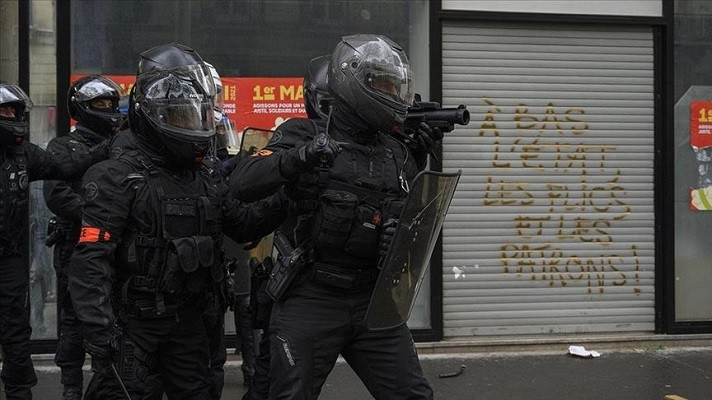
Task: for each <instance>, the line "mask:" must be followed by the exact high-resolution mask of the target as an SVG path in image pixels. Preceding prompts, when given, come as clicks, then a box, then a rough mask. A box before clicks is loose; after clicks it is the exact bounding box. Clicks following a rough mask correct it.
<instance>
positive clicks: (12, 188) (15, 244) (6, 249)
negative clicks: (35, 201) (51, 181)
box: [0, 146, 29, 257]
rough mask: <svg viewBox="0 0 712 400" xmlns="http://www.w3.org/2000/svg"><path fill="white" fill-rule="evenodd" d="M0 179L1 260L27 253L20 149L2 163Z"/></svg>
mask: <svg viewBox="0 0 712 400" xmlns="http://www.w3.org/2000/svg"><path fill="white" fill-rule="evenodd" d="M1 175H2V176H0V235H2V241H1V242H0V243H1V245H0V257H7V256H19V255H22V253H23V251H26V250H27V249H26V248H25V240H27V219H28V208H29V200H28V197H29V193H28V187H29V176H28V175H27V157H26V156H25V152H24V149H23V147H22V146H11V147H10V148H9V149H8V150H7V151H6V153H5V155H4V157H3V161H2V174H1Z"/></svg>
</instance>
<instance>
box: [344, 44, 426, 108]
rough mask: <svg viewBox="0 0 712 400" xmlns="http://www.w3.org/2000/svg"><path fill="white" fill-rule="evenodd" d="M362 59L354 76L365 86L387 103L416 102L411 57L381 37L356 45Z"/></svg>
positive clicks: (404, 103) (409, 104) (403, 103)
mask: <svg viewBox="0 0 712 400" xmlns="http://www.w3.org/2000/svg"><path fill="white" fill-rule="evenodd" d="M355 50H356V52H358V53H360V56H359V57H358V58H359V59H360V60H361V61H360V62H359V63H358V65H357V66H356V69H355V70H354V77H355V78H356V79H357V80H358V81H359V82H361V85H363V86H364V88H365V89H366V90H367V91H368V92H370V93H372V94H373V95H375V96H376V97H377V98H380V99H382V100H384V101H386V102H395V103H397V104H400V105H405V106H408V107H409V106H411V105H412V104H413V96H414V92H413V76H412V72H411V69H410V65H409V64H408V58H407V57H406V55H405V53H404V52H403V51H400V50H397V49H394V48H393V47H392V46H391V45H390V44H389V43H388V42H386V41H385V40H383V39H381V38H377V39H376V40H372V41H369V42H366V43H363V44H361V45H359V46H356V47H355Z"/></svg>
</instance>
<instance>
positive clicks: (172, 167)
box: [68, 68, 283, 399]
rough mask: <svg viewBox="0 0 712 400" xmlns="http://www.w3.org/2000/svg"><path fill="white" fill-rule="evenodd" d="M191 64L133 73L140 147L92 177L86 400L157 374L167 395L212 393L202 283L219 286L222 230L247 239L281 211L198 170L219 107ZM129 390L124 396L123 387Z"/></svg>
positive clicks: (85, 244)
mask: <svg viewBox="0 0 712 400" xmlns="http://www.w3.org/2000/svg"><path fill="white" fill-rule="evenodd" d="M195 74H196V71H195V70H191V69H180V68H178V69H171V70H169V71H163V70H153V71H148V72H144V73H143V74H140V75H139V76H138V77H137V81H136V84H135V85H134V87H133V88H132V92H131V97H130V104H129V119H130V122H129V126H130V129H131V133H132V134H133V135H134V137H135V138H136V141H135V142H134V143H133V147H131V148H130V149H128V150H124V151H123V152H122V153H121V154H120V155H119V156H118V158H117V159H111V160H107V161H104V162H102V163H99V164H97V165H96V166H95V167H93V168H91V169H90V170H89V171H87V173H86V174H85V176H84V180H83V195H84V201H85V204H84V209H83V215H82V224H83V226H82V228H81V233H80V237H79V243H78V244H77V246H76V247H75V251H74V254H73V256H72V259H71V262H70V268H69V273H68V275H69V286H70V290H71V291H72V295H73V300H74V306H75V311H76V314H77V317H78V318H79V319H80V320H81V321H82V323H83V326H84V329H85V334H86V339H85V347H86V349H87V351H88V352H89V354H90V355H91V356H92V362H93V367H94V369H95V370H96V371H97V373H96V374H95V375H94V377H93V378H92V382H91V383H90V385H89V386H90V387H89V389H88V390H87V394H86V397H87V398H102V399H104V398H123V397H122V396H124V395H122V394H121V391H120V389H119V386H118V382H119V379H117V375H120V377H121V382H123V384H125V386H126V388H127V389H128V392H129V393H130V394H131V396H134V395H135V396H137V397H138V398H143V397H145V396H146V395H148V394H149V393H147V392H150V391H151V390H153V388H152V387H151V386H150V385H146V380H147V378H148V377H150V376H152V374H154V373H158V374H160V378H161V381H162V384H163V387H164V389H165V392H166V394H167V395H168V397H169V398H170V399H207V398H209V386H210V384H209V381H208V365H209V355H208V345H207V337H206V334H205V327H204V324H203V319H202V315H203V312H204V311H205V307H206V295H205V294H206V292H216V291H218V290H219V288H220V287H222V280H223V278H224V276H225V270H224V265H223V261H224V260H223V252H222V244H221V242H222V235H223V233H225V234H228V235H229V236H231V237H233V238H235V239H236V240H238V241H240V242H247V241H251V240H255V239H258V238H259V237H261V236H262V235H264V234H266V233H269V232H270V231H271V230H273V229H274V227H275V225H276V224H277V223H278V222H279V221H281V219H282V218H283V215H282V213H281V211H280V210H276V209H274V208H273V207H272V205H271V204H269V203H264V202H260V203H254V204H249V205H247V204H242V203H239V202H237V201H234V200H232V198H231V197H230V194H229V192H228V190H227V187H226V186H225V185H221V184H220V182H208V181H207V180H206V179H205V178H204V175H203V174H201V173H200V172H199V168H200V162H201V161H202V159H203V157H204V156H205V154H206V152H207V150H208V148H209V146H210V142H211V140H212V137H213V135H214V122H213V114H212V104H211V101H210V97H209V95H208V93H209V91H208V90H206V88H205V87H204V86H203V82H205V80H204V79H203V78H204V77H202V76H201V77H197V76H196V75H195ZM124 397H125V396H124Z"/></svg>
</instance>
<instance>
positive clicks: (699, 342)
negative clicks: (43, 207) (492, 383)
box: [32, 333, 712, 366]
mask: <svg viewBox="0 0 712 400" xmlns="http://www.w3.org/2000/svg"><path fill="white" fill-rule="evenodd" d="M570 345H577V346H584V347H586V348H590V349H595V350H597V351H600V350H608V351H612V350H620V351H625V350H651V349H653V350H661V349H668V348H712V334H688V335H659V334H654V333H630V334H600V335H598V334H581V335H549V336H544V337H542V336H526V337H525V336H491V337H477V338H451V339H446V340H443V341H440V342H422V343H416V344H415V347H416V348H417V350H418V354H419V355H454V354H468V353H512V352H516V353H520V352H531V353H536V352H558V351H563V352H565V351H566V349H568V347H569V346H570ZM234 350H235V349H227V353H228V361H236V360H241V358H240V356H237V355H235V354H234V353H235V352H234ZM32 360H33V361H34V363H35V365H38V366H41V365H54V354H33V355H32ZM87 362H89V357H87Z"/></svg>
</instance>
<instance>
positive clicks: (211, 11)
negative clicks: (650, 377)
mask: <svg viewBox="0 0 712 400" xmlns="http://www.w3.org/2000/svg"><path fill="white" fill-rule="evenodd" d="M178 3H180V4H178ZM710 21H712V6H710V5H709V4H708V2H706V1H702V0H700V1H692V0H688V1H680V0H675V1H663V0H630V1H625V2H621V1H609V0H600V1H598V0H577V1H557V0H549V1H544V0H541V1H539V0H526V1H506V2H501V1H485V0H482V1H478V0H438V1H424V0H417V1H407V0H393V1H388V2H383V1H370V0H359V1H345V0H344V1H325V0H324V1H322V0H309V1H297V0H287V1H278V2H275V1H269V0H251V1H240V2H233V1H217V0H208V1H188V2H173V1H134V0H129V1H110V0H100V1H87V0H71V1H55V2H47V1H40V0H29V1H19V2H18V1H13V0H9V1H3V2H1V3H0V45H2V51H1V52H0V79H3V80H8V81H17V82H19V83H20V85H22V86H23V87H24V88H25V89H28V91H29V94H30V96H31V98H32V99H33V101H34V102H35V104H36V107H35V109H34V110H33V111H32V114H31V126H32V131H31V132H32V140H33V141H34V142H35V143H39V144H46V142H47V141H48V140H49V139H51V138H52V137H54V136H56V135H58V134H60V135H61V134H63V133H64V132H67V131H68V129H69V120H68V118H67V117H66V105H65V104H64V101H65V100H64V95H63V93H66V90H67V88H68V87H69V83H70V77H71V76H73V75H77V74H89V73H97V74H106V75H112V76H126V77H130V76H131V75H133V74H135V68H136V65H137V62H138V54H139V53H140V52H141V51H143V50H145V49H147V48H150V47H152V46H155V45H157V44H161V43H166V42H179V43H184V44H187V45H190V46H191V47H193V48H195V49H196V50H197V51H198V52H199V53H200V54H201V56H203V58H204V59H206V60H207V61H209V62H211V63H212V64H213V65H214V66H215V67H216V68H217V69H218V71H220V73H221V75H222V76H223V77H228V78H231V79H232V78H234V79H238V80H239V79H243V80H244V79H266V80H267V82H270V79H272V80H274V79H282V78H300V77H302V76H303V74H304V72H305V70H306V65H307V63H308V61H309V60H310V59H311V58H313V57H317V56H320V55H323V54H328V53H330V52H331V50H332V49H333V47H334V45H335V44H336V43H337V41H338V40H339V37H340V36H342V35H346V34H353V33H363V32H368V33H378V34H384V35H386V36H389V37H391V38H392V39H394V40H395V41H396V42H398V43H400V44H401V45H402V46H404V48H405V49H406V50H407V53H408V55H409V57H410V59H411V63H412V65H413V69H414V71H415V82H416V91H417V92H418V93H421V95H422V97H423V98H424V99H432V100H434V101H438V102H441V103H442V104H443V105H444V106H449V107H452V106H457V105H459V104H464V105H466V106H467V107H468V109H469V110H470V113H471V116H472V119H471V122H470V124H469V125H467V126H465V127H458V128H457V129H456V130H455V131H454V132H451V133H449V134H448V135H447V136H446V138H445V139H444V141H443V145H442V148H441V149H440V150H441V153H440V156H439V157H438V158H437V159H434V160H432V161H431V166H432V167H433V168H434V169H438V170H443V171H457V170H461V171H462V177H461V179H460V183H459V186H458V189H457V191H456V194H455V198H454V200H453V202H452V204H451V207H450V211H449V214H448V216H447V218H446V221H445V225H444V228H443V232H442V236H441V240H440V241H439V243H438V245H437V246H436V249H435V252H434V254H433V257H432V260H431V269H430V273H429V274H428V275H427V276H426V280H425V282H424V285H423V289H422V290H421V292H420V293H419V296H418V301H417V304H416V306H415V308H414V310H413V313H412V316H411V320H410V326H411V329H413V331H414V333H415V336H416V338H417V339H418V340H427V341H437V340H447V339H456V338H470V339H477V338H478V337H489V336H493V335H497V336H500V335H509V336H512V337H516V336H517V335H528V336H531V335H542V336H546V335H556V334H571V333H601V332H606V333H616V332H618V333H622V332H655V333H660V334H669V333H685V332H690V333H693V332H694V333H710V332H712V307H711V306H710V304H712V294H711V293H710V291H709V290H706V288H707V287H709V286H710V284H712V267H711V266H709V265H708V264H709V263H708V259H709V258H710V257H709V256H710V255H712V246H710V245H709V242H710V240H712V239H710V237H712V235H710V233H712V228H710V226H712V214H711V213H710V212H711V211H708V210H707V208H712V206H709V207H708V205H709V204H710V203H712V188H711V189H710V190H709V192H710V194H709V196H710V200H709V201H708V199H707V195H708V192H707V191H706V190H705V189H706V188H708V187H712V180H710V179H709V178H708V168H709V167H710V163H712V152H710V151H711V150H709V149H708V148H707V144H706V143H705V140H706V137H705V135H707V134H710V133H709V132H712V131H707V130H706V129H707V125H706V123H707V122H708V119H709V120H710V121H712V111H711V112H710V113H709V115H708V114H707V110H708V107H709V109H710V110H712V103H710V104H708V102H712V90H710V86H709V85H707V83H708V81H712V77H711V76H710V74H709V73H708V72H707V71H708V69H709V67H708V65H707V64H706V59H707V58H709V57H710V55H711V54H712V38H711V37H710V33H708V32H707V31H708V30H710V28H709V26H711V25H710V24H709V22H710ZM245 82H247V81H245ZM249 82H252V81H249ZM254 93H258V92H254ZM254 93H253V92H251V91H248V92H247V93H245V92H241V91H240V90H238V91H236V92H235V93H233V95H234V97H235V98H236V99H235V101H239V100H240V98H242V97H243V96H252V99H254V98H255V97H254V96H253V94H254ZM298 93H299V92H298ZM297 97H298V96H297ZM296 99H297V100H299V98H296ZM292 100H295V98H294V97H293V98H292ZM267 128H269V127H267ZM709 128H710V129H712V126H710V127H709ZM700 141H701V142H700ZM711 144H712V143H711ZM709 173H710V174H712V170H710V171H709ZM33 190H34V191H33V193H34V195H33V196H34V198H35V201H34V202H33V213H32V215H33V217H32V218H31V221H28V224H29V225H30V228H31V229H30V231H31V233H32V234H31V235H30V236H31V240H32V242H33V243H34V244H35V245H34V246H33V251H32V254H31V260H32V265H31V268H32V274H33V275H32V279H33V280H32V283H33V288H32V297H31V298H32V299H33V306H32V307H33V326H34V330H35V332H34V336H33V337H34V338H35V339H37V340H38V343H43V342H42V340H46V341H47V342H46V343H48V344H51V343H52V340H54V339H55V338H56V320H55V319H54V315H55V314H56V312H55V310H56V305H55V304H54V303H53V301H54V297H53V285H54V281H53V274H52V272H53V271H52V270H51V258H48V257H51V255H49V252H47V250H46V249H45V248H44V246H43V245H42V241H43V238H42V234H43V232H44V230H43V229H42V225H43V224H46V218H47V211H46V209H45V208H44V206H43V204H42V201H41V193H40V192H38V191H37V190H36V189H33ZM708 219H710V225H708V224H707V220H708ZM228 326H230V324H228Z"/></svg>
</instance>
